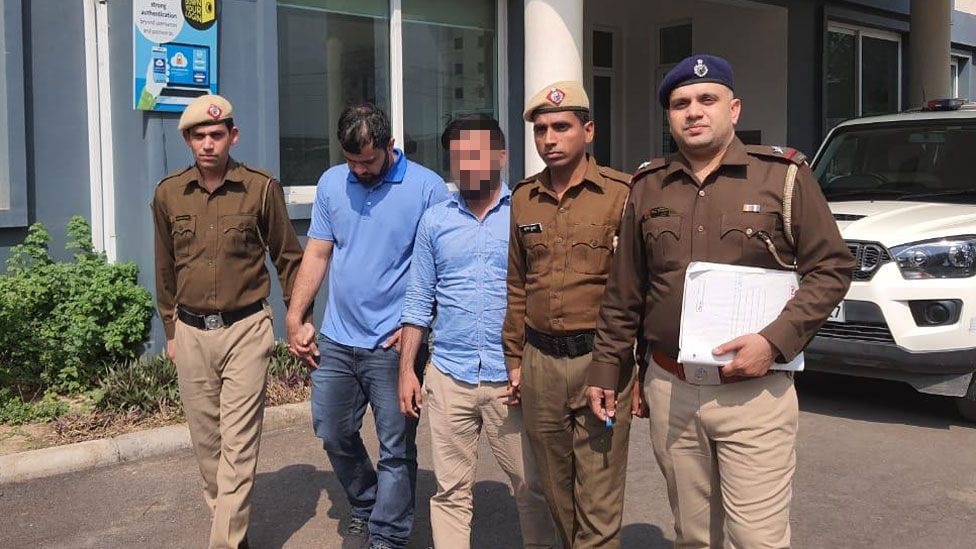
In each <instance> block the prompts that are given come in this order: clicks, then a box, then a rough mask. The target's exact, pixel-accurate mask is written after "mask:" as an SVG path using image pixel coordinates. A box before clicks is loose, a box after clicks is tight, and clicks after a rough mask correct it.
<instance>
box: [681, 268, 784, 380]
mask: <svg viewBox="0 0 976 549" xmlns="http://www.w3.org/2000/svg"><path fill="white" fill-rule="evenodd" d="M799 287H800V280H799V278H798V277H797V275H796V273H794V272H791V271H777V270H774V269H762V268H759V267H740V266H737V265H724V264H721V263H707V262H704V261H693V262H692V263H691V264H689V265H688V271H687V273H686V274H685V291H684V296H683V301H682V305H681V331H680V333H679V337H678V345H679V347H680V351H679V352H678V362H680V363H682V364H687V365H695V366H722V365H724V364H728V363H729V362H731V361H732V359H733V357H734V355H733V353H727V354H725V355H721V356H716V355H713V354H712V349H714V348H715V347H718V346H719V345H721V344H723V343H726V342H728V341H731V340H733V339H735V338H737V337H739V336H743V335H746V334H754V333H757V332H759V331H760V330H762V329H763V328H765V327H766V326H768V325H769V324H770V323H771V322H772V321H774V320H776V318H777V317H778V316H779V315H780V313H781V312H783V307H785V306H786V303H787V302H788V301H789V300H790V299H792V298H793V295H794V294H795V293H796V290H797V288H799ZM773 369H776V370H791V371H801V370H803V353H800V354H799V355H797V357H796V358H795V359H793V360H792V361H791V362H789V363H788V364H778V363H774V364H773Z"/></svg>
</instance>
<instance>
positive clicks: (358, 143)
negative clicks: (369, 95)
mask: <svg viewBox="0 0 976 549" xmlns="http://www.w3.org/2000/svg"><path fill="white" fill-rule="evenodd" d="M336 136H337V137H338V138H339V144H340V145H341V146H342V150H344V151H346V152H349V153H352V154H359V153H361V152H362V150H363V148H365V147H366V146H368V145H370V144H372V145H373V146H374V147H377V148H380V147H382V148H386V146H387V145H388V144H389V143H390V139H391V138H392V137H393V134H392V132H391V130H390V119H389V118H387V116H386V113H385V112H383V110H382V109H380V108H379V107H377V106H376V105H374V104H372V103H360V104H358V105H350V106H349V107H346V110H344V111H342V114H341V115H340V116H339V131H338V132H337V133H336Z"/></svg>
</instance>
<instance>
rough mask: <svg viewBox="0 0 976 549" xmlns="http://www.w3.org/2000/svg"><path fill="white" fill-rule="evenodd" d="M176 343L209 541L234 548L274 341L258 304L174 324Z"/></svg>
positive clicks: (245, 511)
mask: <svg viewBox="0 0 976 549" xmlns="http://www.w3.org/2000/svg"><path fill="white" fill-rule="evenodd" d="M175 342H176V343H175V347H176V349H175V359H176V371H177V374H178V376H179V385H180V396H181V398H182V400H183V410H184V412H185V413H186V420H187V423H188V424H189V427H190V439H191V441H192V443H193V453H194V454H195V456H196V459H197V465H199V466H200V474H201V475H202V476H203V496H204V498H205V499H206V501H207V505H208V506H209V507H210V511H211V513H212V514H213V523H212V525H211V529H210V547H211V548H214V549H237V546H238V544H240V543H241V541H243V539H244V536H245V535H246V534H247V524H248V519H249V517H250V513H251V488H252V487H253V485H254V471H255V468H256V466H257V461H258V447H259V445H260V442H261V422H262V420H263V418H264V389H265V385H266V379H267V374H268V365H269V363H270V360H271V349H272V345H273V344H274V333H273V331H272V326H271V313H270V312H269V310H268V309H267V308H265V310H263V311H260V312H257V313H255V314H253V315H251V316H249V317H247V318H245V319H244V320H241V321H240V322H236V323H234V324H232V325H230V326H229V327H226V328H221V329H218V330H211V331H204V330H199V329H197V328H193V327H191V326H187V325H186V324H184V323H182V322H177V323H176V334H175Z"/></svg>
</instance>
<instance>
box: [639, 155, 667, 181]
mask: <svg viewBox="0 0 976 549" xmlns="http://www.w3.org/2000/svg"><path fill="white" fill-rule="evenodd" d="M667 165H668V159H667V158H655V159H654V160H648V161H647V162H643V163H641V165H640V166H637V171H636V172H634V175H633V177H631V181H632V182H634V181H637V180H638V179H640V178H642V177H644V176H645V175H647V174H649V173H651V172H656V171H657V170H660V169H661V168H663V167H665V166H667Z"/></svg>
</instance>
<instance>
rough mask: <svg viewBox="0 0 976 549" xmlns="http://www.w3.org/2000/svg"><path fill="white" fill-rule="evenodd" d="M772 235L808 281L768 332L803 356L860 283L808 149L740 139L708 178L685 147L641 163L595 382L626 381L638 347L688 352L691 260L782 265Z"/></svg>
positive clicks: (597, 350)
mask: <svg viewBox="0 0 976 549" xmlns="http://www.w3.org/2000/svg"><path fill="white" fill-rule="evenodd" d="M790 163H795V164H797V165H798V166H799V171H798V173H797V176H796V185H795V187H794V192H793V200H792V228H793V235H794V237H795V242H796V246H795V247H793V246H791V245H790V244H789V243H788V242H787V240H786V237H785V235H784V224H783V188H784V183H785V180H786V172H787V169H788V168H789V165H790ZM760 231H765V232H766V233H768V234H769V236H770V237H771V238H772V240H773V242H774V244H775V245H776V248H777V250H778V251H779V255H780V257H781V258H782V259H783V260H784V261H785V262H786V263H787V264H790V263H792V262H793V261H794V260H795V261H796V266H797V273H798V274H799V275H800V277H801V282H800V287H799V289H798V290H797V292H796V295H795V296H794V297H793V299H791V300H790V302H789V303H787V305H786V307H785V309H784V310H783V312H782V314H780V315H779V317H778V318H777V319H776V320H775V321H773V323H771V324H770V325H768V326H766V327H765V328H764V329H763V330H761V331H760V332H759V333H760V334H762V335H763V336H765V337H766V339H768V340H769V342H770V343H771V344H772V345H773V347H774V348H775V351H776V352H778V353H779V355H780V356H779V358H778V360H786V361H788V360H791V359H793V358H794V357H795V356H796V355H797V354H798V353H799V352H800V351H801V350H802V349H803V348H804V347H805V346H806V344H807V342H808V341H809V340H810V339H811V338H812V337H813V336H814V334H816V332H817V330H818V329H819V328H820V326H821V325H822V324H823V322H824V321H825V320H826V318H827V316H828V315H829V314H830V312H831V310H833V308H834V307H835V306H836V304H837V303H838V302H839V301H840V300H841V299H843V297H844V294H845V293H846V292H847V289H848V287H849V286H850V281H851V273H852V270H853V267H854V261H853V259H852V257H851V254H850V252H849V251H848V249H847V246H846V245H845V243H844V240H843V239H842V238H841V236H840V232H839V231H838V230H837V224H836V223H835V221H834V218H833V216H832V215H831V213H830V210H829V208H828V207H827V202H826V200H825V199H824V197H823V194H822V193H821V191H820V187H819V185H818V184H817V181H816V180H815V179H814V177H813V173H812V172H811V171H810V168H809V167H807V166H806V164H805V163H804V162H803V155H802V154H800V153H797V152H796V151H794V150H792V149H785V150H784V149H781V148H779V147H762V146H745V145H743V144H742V142H741V141H739V140H738V139H735V141H734V142H733V143H732V145H731V146H730V147H729V149H728V151H727V152H726V154H725V156H724V158H723V160H722V163H721V165H720V166H719V167H718V169H717V170H716V171H715V172H713V173H712V174H710V175H709V176H708V177H707V178H706V179H705V181H698V180H697V179H696V178H695V176H694V172H693V171H692V169H691V167H690V165H689V164H688V162H687V160H685V159H684V158H683V157H682V156H681V155H676V156H675V157H673V158H671V159H670V160H664V159H659V160H655V161H654V162H652V163H651V164H650V165H649V166H647V167H646V168H644V169H642V170H640V171H639V172H638V173H637V174H636V175H635V177H634V188H633V192H632V193H631V197H630V199H629V200H628V202H627V207H626V210H625V212H624V218H623V221H622V223H621V229H620V243H619V247H618V249H617V254H616V257H615V259H614V266H613V271H612V274H611V275H610V280H609V282H608V283H607V292H606V295H605V296H604V299H603V304H602V307H601V310H600V318H599V321H598V323H597V336H596V341H595V343H594V355H593V363H592V365H591V368H590V371H589V373H588V380H587V382H588V384H590V385H594V386H598V387H604V388H607V389H610V388H613V387H615V386H616V385H617V378H618V364H620V361H621V359H622V358H625V357H626V356H627V354H628V353H629V352H630V350H631V349H632V346H633V343H634V335H635V334H637V333H638V331H641V332H642V333H640V334H639V335H638V349H639V350H644V349H646V348H647V347H648V346H650V348H651V349H653V350H655V351H659V352H663V353H665V354H667V355H669V356H671V357H672V358H673V357H677V356H678V331H679V321H680V318H681V300H682V293H683V290H684V279H685V269H686V267H687V266H688V263H689V262H691V261H711V262H715V263H725V264H733V265H748V266H755V267H766V268H770V269H782V267H780V266H779V265H778V264H777V263H776V261H775V260H774V259H773V256H772V255H771V254H770V252H769V250H768V249H767V248H766V245H765V244H764V243H763V241H762V240H760V239H759V238H757V233H759V232H760Z"/></svg>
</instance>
